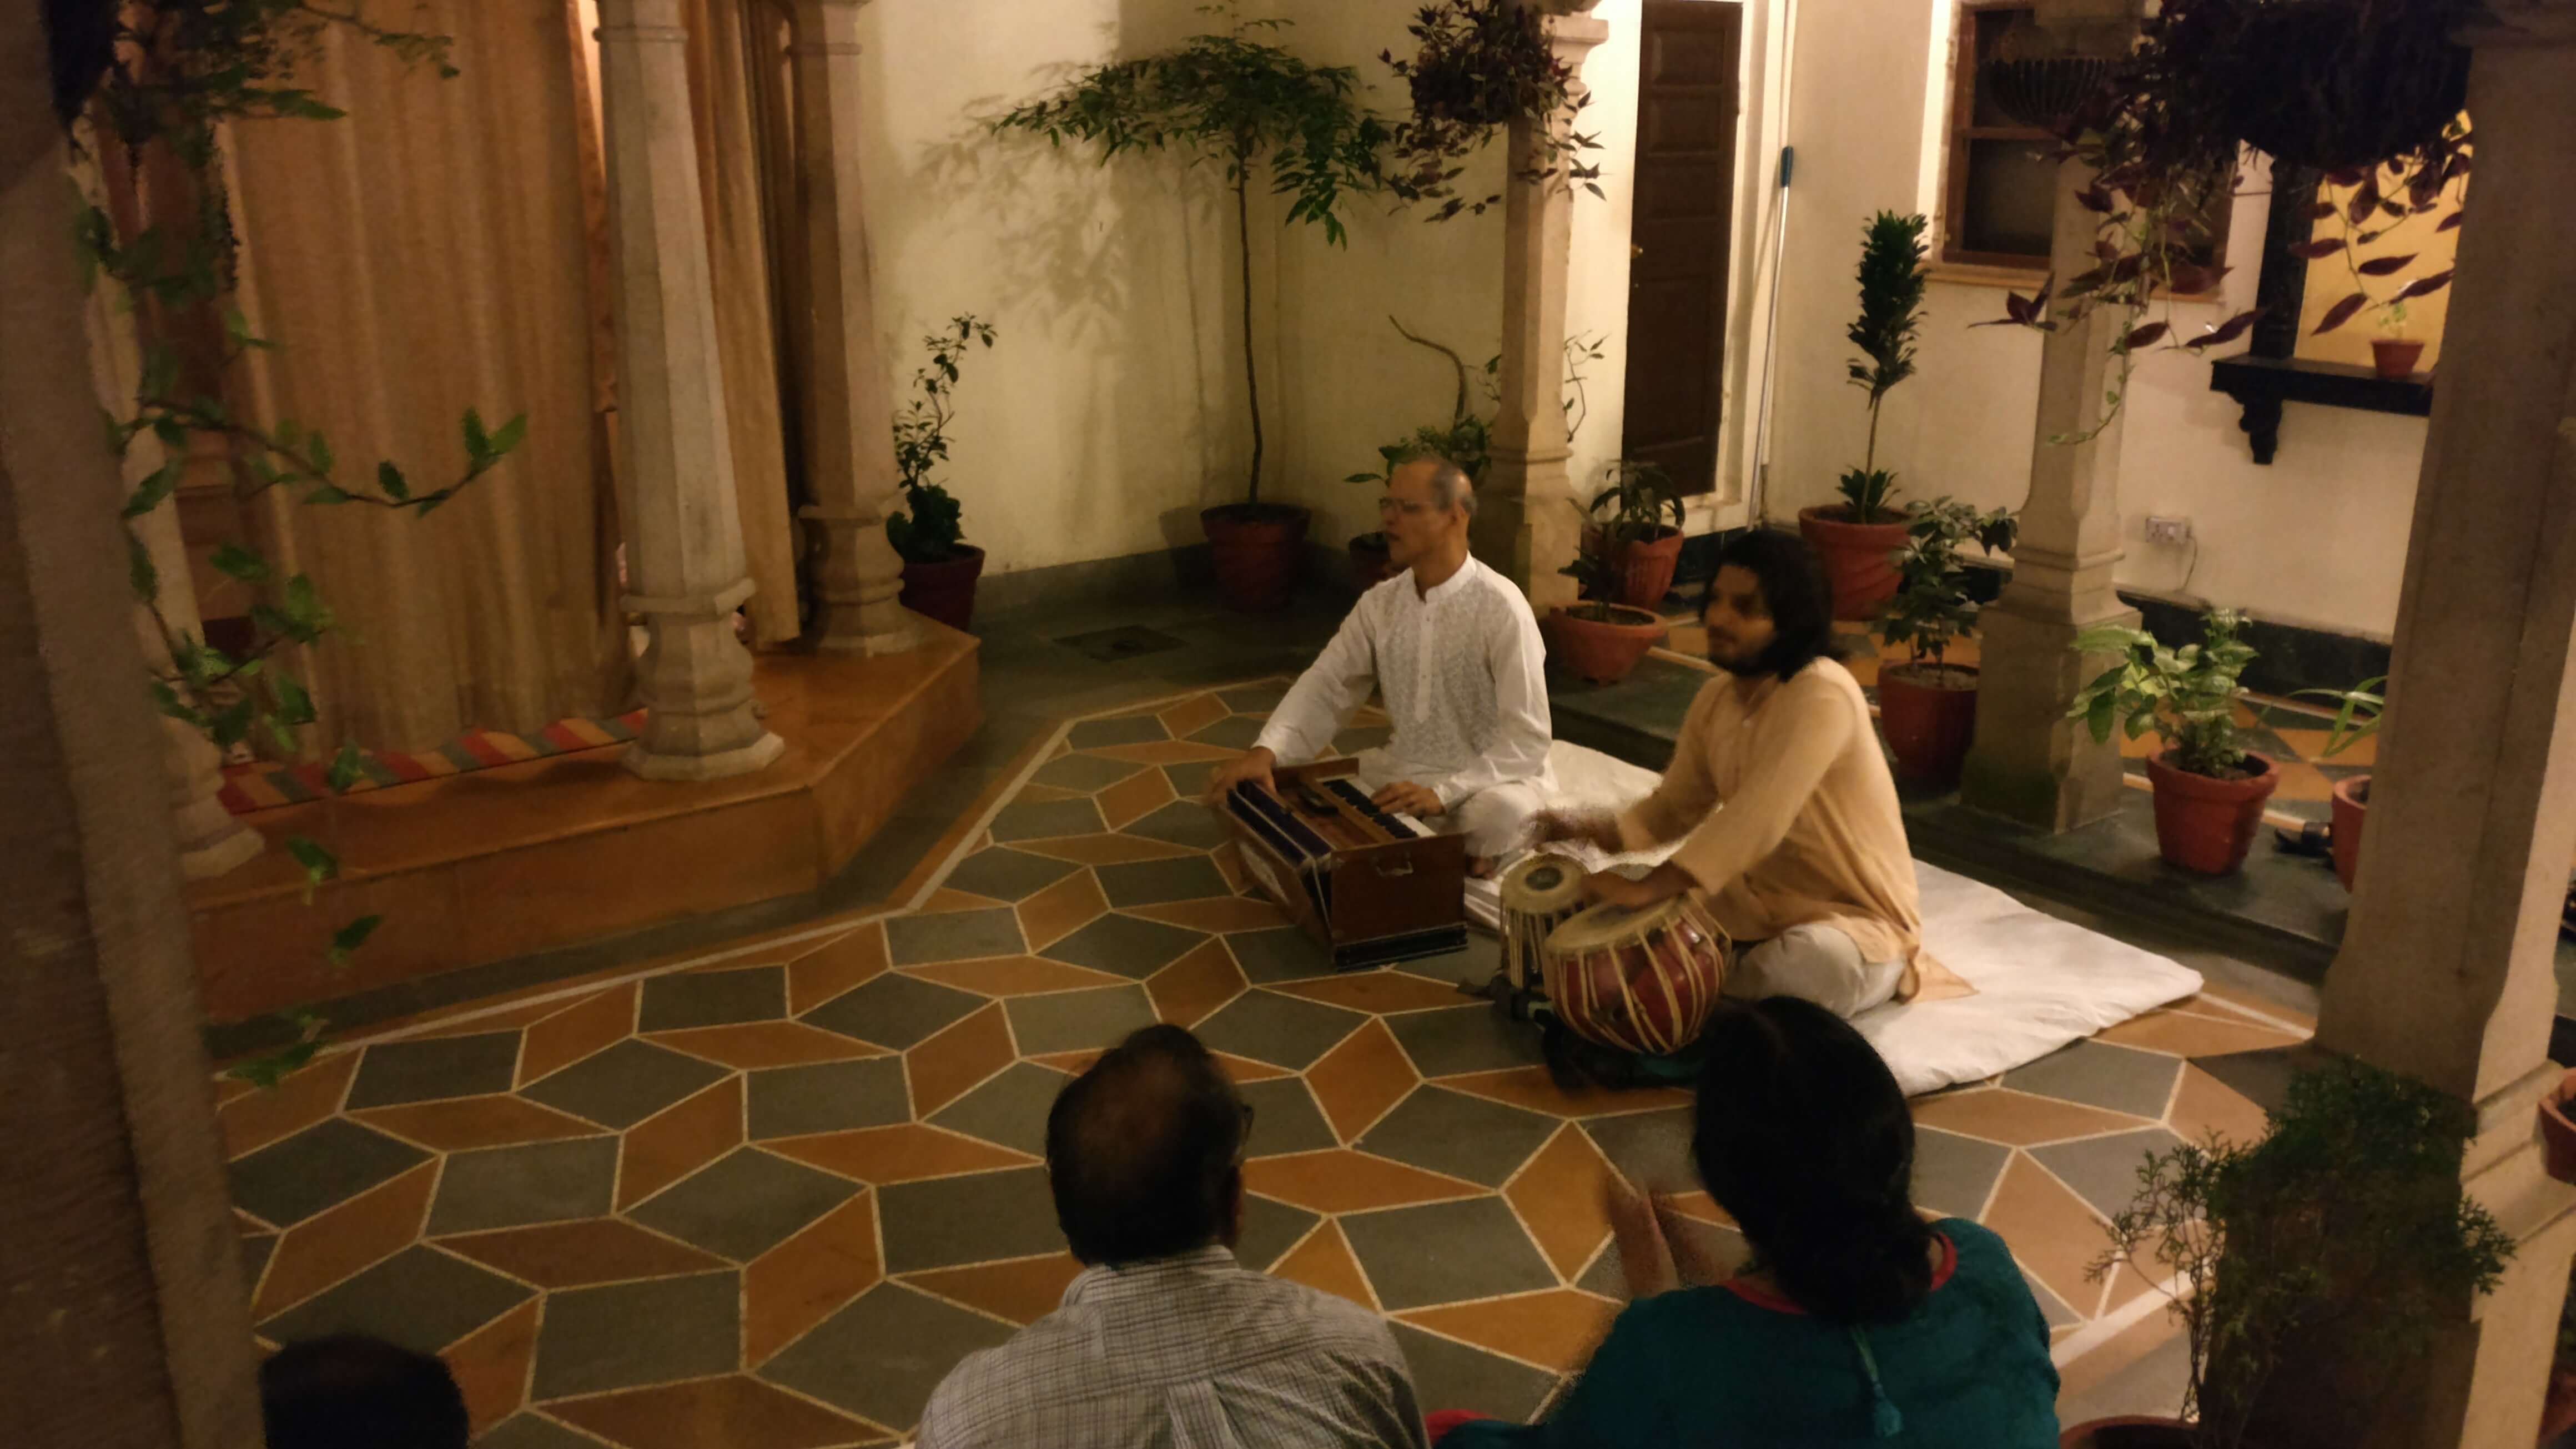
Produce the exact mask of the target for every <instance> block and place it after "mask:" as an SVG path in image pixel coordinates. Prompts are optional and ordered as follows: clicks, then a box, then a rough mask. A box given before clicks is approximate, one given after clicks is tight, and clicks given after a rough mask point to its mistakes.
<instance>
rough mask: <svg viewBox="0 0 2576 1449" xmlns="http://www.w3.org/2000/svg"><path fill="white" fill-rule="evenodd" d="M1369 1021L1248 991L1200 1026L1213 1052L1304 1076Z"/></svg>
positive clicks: (1303, 1001) (1200, 1033)
mask: <svg viewBox="0 0 2576 1449" xmlns="http://www.w3.org/2000/svg"><path fill="white" fill-rule="evenodd" d="M1367 1019H1368V1018H1366V1017H1364V1016H1362V1015H1360V1014H1359V1013H1358V1012H1356V1011H1345V1010H1343V1009H1342V1008H1341V1007H1338V1006H1327V1005H1325V1004H1324V1003H1322V1002H1320V1001H1308V1000H1306V999H1305V998H1304V997H1302V996H1281V995H1279V994H1277V993H1276V992H1269V991H1248V992H1245V993H1244V994H1243V995H1241V996H1238V997H1236V998H1235V999H1234V1000H1233V1001H1232V1002H1230V1003H1228V1004H1227V1005H1226V1006H1225V1007H1224V1008H1223V1009H1221V1010H1219V1011H1218V1012H1217V1013H1216V1014H1215V1015H1214V1016H1211V1017H1209V1018H1208V1019H1207V1020H1205V1021H1203V1022H1200V1023H1199V1025H1198V1037H1199V1040H1201V1041H1203V1042H1205V1043H1207V1044H1208V1046H1209V1047H1210V1048H1211V1049H1212V1050H1215V1051H1221V1052H1230V1053H1232V1054H1233V1055H1235V1056H1239V1057H1250V1058H1251V1059H1253V1060H1254V1061H1256V1062H1268V1063H1269V1064H1271V1065H1272V1066H1275V1067H1286V1068H1288V1069H1289V1070H1290V1071H1294V1072H1302V1071H1304V1070H1305V1069H1306V1068H1308V1067H1310V1066H1313V1065H1314V1064H1315V1062H1316V1060H1317V1059H1318V1058H1320V1057H1322V1056H1323V1055H1324V1053H1326V1052H1328V1051H1331V1050H1332V1049H1333V1048H1334V1047H1335V1046H1336V1045H1338V1044H1339V1043H1340V1042H1341V1040H1342V1038H1344V1037H1346V1036H1349V1035H1350V1034H1351V1033H1352V1032H1353V1031H1355V1030H1357V1029H1358V1028H1359V1025H1360V1023H1361V1022H1363V1021H1366V1020H1367Z"/></svg>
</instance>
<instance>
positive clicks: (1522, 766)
mask: <svg viewBox="0 0 2576 1449" xmlns="http://www.w3.org/2000/svg"><path fill="white" fill-rule="evenodd" d="M1475 512H1476V493H1475V487H1474V485H1473V484H1472V483H1470V482H1469V481H1468V478H1467V475H1466V473H1465V472H1464V471H1462V470H1461V469H1460V468H1459V467H1458V465H1457V464H1456V463H1453V462H1451V461H1449V460H1448V459H1446V458H1442V457H1438V456H1422V457H1416V458H1412V459H1409V460H1407V461H1405V462H1402V463H1399V464H1398V465H1396V468H1395V470H1394V472H1393V473H1392V474H1391V475H1390V476H1389V477H1388V479H1387V488H1386V496H1385V497H1384V498H1382V499H1380V500H1378V518H1379V521H1380V523H1381V525H1382V526H1383V527H1384V528H1385V530H1386V539H1387V557H1388V559H1389V560H1390V561H1391V562H1392V563H1394V565H1395V566H1396V567H1397V568H1398V569H1401V570H1403V572H1401V573H1398V574H1397V575H1396V576H1395V577H1394V578H1391V579H1388V580H1387V581H1386V582H1384V583H1381V584H1379V585H1377V586H1376V587H1375V588H1372V589H1370V590H1369V591H1368V592H1367V593H1365V594H1363V595H1361V596H1360V601H1359V603H1358V604H1356V605H1354V606H1353V607H1352V609H1351V612H1350V614H1349V616H1348V617H1346V618H1344V619H1343V620H1342V627H1341V629H1340V631H1339V632H1337V633H1336V634H1334V635H1333V641H1332V642H1331V643H1330V644H1327V645H1325V646H1324V652H1323V654H1322V655H1321V656H1320V657H1319V658H1317V659H1316V661H1315V662H1314V664H1313V665H1312V666H1310V667H1309V668H1308V669H1307V670H1306V672H1305V673H1304V674H1302V675H1300V676H1299V677H1298V679H1297V683H1296V685H1295V686H1294V687H1293V688H1291V689H1290V690H1289V691H1288V695H1287V697H1286V698H1285V699H1282V700H1281V701H1280V702H1279V707H1278V708H1277V709H1276V710H1275V711H1273V712H1272V714H1271V716H1270V722H1269V724H1268V725H1267V726H1265V727H1264V728H1263V729H1262V731H1261V734H1260V737H1259V739H1258V740H1257V741H1256V742H1255V743H1254V745H1253V747H1252V748H1251V749H1250V750H1249V751H1246V752H1245V753H1244V754H1243V755H1242V756H1240V757H1239V758H1237V759H1235V760H1234V761H1232V762H1231V763H1229V764H1227V765H1226V766H1225V767H1224V768H1223V769H1221V770H1218V771H1217V772H1216V774H1215V775H1214V776H1213V777H1212V778H1211V780H1210V781H1209V786H1208V789H1209V796H1210V798H1211V799H1222V798H1224V796H1225V793H1226V791H1228V790H1229V789H1231V788H1233V787H1234V786H1235V785H1236V784H1238V783H1240V782H1242V781H1246V780H1254V781H1258V782H1260V783H1261V784H1262V785H1263V786H1264V787H1267V788H1273V789H1275V788H1276V786H1275V785H1274V784H1273V781H1272V778H1271V770H1272V768H1273V767H1274V766H1276V765H1281V764H1292V765H1293V764H1303V763H1305V762H1307V761H1309V760H1313V759H1315V758H1317V757H1318V756H1321V755H1324V754H1327V753H1329V752H1330V751H1331V749H1332V742H1333V736H1335V735H1336V734H1338V733H1340V732H1341V729H1342V726H1343V725H1344V724H1345V723H1346V722H1347V721H1348V720H1349V719H1350V717H1351V714H1352V712H1353V711H1355V710H1357V709H1358V708H1359V707H1360V705H1361V704H1362V703H1363V702H1365V701H1366V700H1367V699H1368V696H1369V690H1370V688H1371V687H1372V686H1375V687H1376V688H1378V689H1380V690H1383V691H1384V692H1385V695H1386V712H1387V717H1388V718H1389V719H1390V720H1391V721H1392V722H1393V724H1394V727H1395V733H1394V738H1392V739H1390V740H1389V741H1388V742H1387V744H1386V746H1385V747H1384V748H1382V749H1374V750H1368V751H1365V752H1363V753H1362V754H1361V755H1360V756H1359V761H1358V763H1359V783H1360V784H1361V786H1362V787H1363V788H1365V789H1367V790H1369V791H1370V792H1371V794H1370V799H1371V801H1372V802H1373V803H1375V804H1376V805H1377V807H1378V808H1379V809H1381V810H1391V811H1397V812H1401V813H1403V814H1406V815H1411V816H1414V817H1415V818H1417V819H1419V820H1421V821H1422V822H1423V823H1424V824H1426V825H1428V826H1430V827H1431V828H1432V829H1434V830H1442V831H1449V832H1454V833H1458V834H1463V835H1465V836H1466V838H1467V854H1468V857H1469V867H1468V868H1469V869H1470V870H1471V871H1472V872H1473V873H1475V874H1478V875H1484V874H1488V873H1490V872H1491V871H1492V869H1493V866H1494V862H1495V860H1496V858H1497V857H1500V856H1503V855H1506V854H1509V853H1511V852H1513V851H1515V850H1517V849H1519V848H1520V847H1521V846H1523V845H1525V844H1526V843H1527V837H1528V834H1529V825H1530V820H1531V817H1532V816H1534V815H1536V814H1537V813H1538V810H1539V808H1540V807H1541V805H1543V804H1544V803H1545V792H1546V791H1548V790H1549V789H1551V788H1553V786H1554V780H1553V778H1552V777H1551V776H1550V774H1549V773H1548V765H1547V749H1548V740H1549V732H1548V713H1547V668H1546V657H1547V656H1546V650H1545V648H1544V647H1543V646H1542V645H1541V644H1540V643H1539V637H1538V620H1537V619H1536V618H1535V617H1533V616H1532V615H1531V613H1530V606H1529V600H1527V599H1526V598H1523V597H1522V595H1521V591H1520V590H1519V589H1518V588H1517V587H1515V586H1514V585H1513V584H1512V582H1511V580H1509V579H1506V578H1504V577H1503V576H1502V575H1501V574H1498V573H1496V572H1494V571H1493V570H1492V569H1489V568H1487V567H1485V566H1484V565H1483V564H1481V563H1478V562H1477V561H1476V560H1475V559H1474V558H1473V557H1471V556H1469V554H1468V552H1467V524H1468V520H1469V519H1470V518H1472V517H1473V516H1474V514H1475Z"/></svg>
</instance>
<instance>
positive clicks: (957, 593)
mask: <svg viewBox="0 0 2576 1449" xmlns="http://www.w3.org/2000/svg"><path fill="white" fill-rule="evenodd" d="M983 576H984V551H983V550H982V549H980V548H977V547H975V546H974V545H973V544H971V543H961V544H959V545H958V546H957V553H956V555H955V556H954V557H951V558H944V559H941V560H940V561H938V562H937V563H907V564H905V565H904V566H903V606H904V607H905V608H907V609H910V610H912V611H913V612H914V613H916V614H920V615H922V616H924V617H925V618H931V619H937V620H938V621H939V622H940V623H942V624H945V625H947V626H948V627H949V628H951V629H971V628H973V627H974V626H975V581H976V580H977V579H979V578H982V577H983Z"/></svg>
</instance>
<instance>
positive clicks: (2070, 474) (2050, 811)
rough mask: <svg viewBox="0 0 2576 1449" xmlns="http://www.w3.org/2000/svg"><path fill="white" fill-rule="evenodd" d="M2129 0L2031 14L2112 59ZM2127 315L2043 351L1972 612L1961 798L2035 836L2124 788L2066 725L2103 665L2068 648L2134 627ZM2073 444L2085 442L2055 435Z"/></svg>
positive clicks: (2068, 202)
mask: <svg viewBox="0 0 2576 1449" xmlns="http://www.w3.org/2000/svg"><path fill="white" fill-rule="evenodd" d="M2130 3H2131V0H2108V4H2107V5H2106V3H2105V0H2057V3H2055V4H2050V3H2043V4H2042V5H2041V6H2040V10H2039V20H2040V24H2041V25H2042V26H2044V27H2052V28H2054V30H2055V32H2056V33H2057V34H2058V35H2059V36H2060V37H2061V38H2062V39H2063V41H2064V42H2065V43H2066V44H2068V46H2069V48H2071V49H2072V48H2077V47H2081V48H2082V49H2083V50H2085V51H2089V52H2091V53H2096V54H2116V53H2118V51H2119V50H2120V49H2123V48H2125V46H2126V38H2127V37H2128V36H2129V35H2130V34H2131V33H2132V30H2131V28H2130V25H2129V24H2128V22H2127V21H2126V19H2125V18H2124V17H2125V14H2126V12H2127V10H2128V9H2129V5H2130ZM2106 11H2107V14H2106ZM2093 175H2094V173H2093V169H2092V168H2091V167H2089V166H2086V165H2084V164H2083V163H2081V162H2077V161H2067V162H2064V163H2062V164H2061V165H2060V166H2059V167H2058V180H2057V211H2056V218H2055V226H2054V230H2053V232H2052V234H2051V237H2050V241H2049V270H2050V272H2051V273H2052V274H2053V275H2056V276H2059V277H2071V276H2074V275H2076V274H2077V273H2079V272H2083V271H2085V270H2087V269H2089V268H2091V267H2093V266H2094V265H2095V264H2096V258H2095V255H2094V251H2093V243H2094V239H2095V237H2096V235H2097V229H2098V227H2099V224H2100V221H2101V218H2100V217H2099V216H2097V215H2095V214H2094V213H2093V212H2090V211H2087V210H2085V209H2084V207H2083V206H2082V205H2081V204H2080V203H2078V202H2077V201H2076V199H2075V198H2076V196H2077V195H2078V194H2079V193H2081V192H2082V191H2083V190H2084V189H2085V188H2086V187H2088V186H2090V185H2092V183H2093ZM2124 320H2125V319H2124V314H2122V313H2120V312H2119V311H2118V310H2117V309H2114V308H2107V307H2106V308H2103V309H2100V310H2098V311H2096V312H2094V313H2093V314H2092V315H2091V316H2090V317H2088V318H2086V319H2085V320H2084V321H2083V322H2081V323H2076V324H2064V325H2061V326H2060V328H2059V330H2057V331H2055V332H2051V333H2049V334H2047V335H2046V337H2045V338H2043V339H2042V341H2041V343H2040V365H2039V420H2038V425H2037V427H2036V428H2035V429H2034V431H2035V433H2036V436H2035V437H2034V438H2033V440H2032V442H2031V457H2030V501H2029V503H2028V504H2027V505H2025V506H2024V507H2023V509H2022V512H2021V539H2020V542H2019V543H2017V544H2016V545H2015V546H2014V548H2013V573H2012V580H2011V582H2009V583H2007V584H2005V585H2004V590H2003V593H2002V595H2001V596H2000V597H1998V598H1997V599H1996V600H1995V602H1993V603H1992V604H1989V605H1987V606H1986V608H1985V609H1984V610H1983V611H1982V612H1981V613H1979V614H1978V615H1977V630H1978V645H1979V653H1980V656H1981V657H1980V662H1979V665H1978V669H1979V673H1980V675H1981V678H1980V682H1979V684H1978V688H1977V734H1976V743H1975V745H1974V746H1973V747H1972V748H1971V749H1970V751H1969V754H1968V760H1967V765H1966V767H1965V769H1964V770H1963V772H1962V774H1961V778H1960V782H1959V796H1960V799H1961V800H1962V801H1964V802H1965V803H1967V804H1969V805H1972V806H1974V807H1976V808H1977V809H1980V810H1988V811H1992V812H1994V813H1995V814H1998V815H2003V816H2006V817H2009V818H2011V819H2013V820H2017V821H2020V822H2021V823H2023V824H2025V825H2032V826H2036V827H2038V828H2040V829H2043V830H2052V831H2056V830H2072V829H2074V828H2075V827H2077V826H2079V825H2084V824H2088V823H2090V822H2092V821H2095V820H2099V819H2102V818H2103V817H2105V816H2108V815H2111V814H2113V813H2115V812H2116V811H2118V810H2119V808H2120V799H2121V792H2122V790H2124V789H2125V788H2126V787H2125V786H2124V785H2122V784H2121V781H2120V750H2119V745H2118V742H2117V740H2116V738H2115V739H2114V741H2113V742H2112V743H2109V744H2096V743H2094V740H2093V735H2092V732H2091V730H2090V729H2088V728H2087V727H2086V726H2085V724H2084V722H2083V721H2081V720H2070V719H2068V718H2066V711H2067V707H2068V706H2069V705H2071V704H2073V703H2074V701H2075V692H2076V691H2077V690H2078V689H2079V688H2081V687H2082V686H2083V684H2084V683H2085V681H2087V680H2089V679H2091V678H2093V677H2094V676H2095V675H2097V674H2099V673H2101V672H2102V671H2103V670H2105V669H2107V668H2109V667H2110V666H2111V662H2112V661H2111V660H2110V659H2109V658H2108V657H2106V656H2100V655H2085V656H2079V655H2076V654H2074V653H2071V652H2069V650H2068V648H2067V646H2068V645H2069V644H2071V643H2072V642H2074V639H2075V636H2076V635H2077V634H2078V633H2080V632H2082V631H2083V630H2085V629H2088V628H2091V627H2093V626H2095V625H2097V624H2108V623H2125V624H2129V625H2132V626H2134V625H2135V624H2136V623H2137V622H2138V614H2137V611H2136V610H2134V609H2131V608H2129V607H2128V606H2127V605H2125V604H2123V603H2121V602H2120V596H2119V594H2118V593H2117V592H2116V591H2115V590H2114V589H2113V588H2112V585H2111V570H2112V566H2113V565H2115V564H2117V563H2118V562H2119V561H2120V557H2121V549H2120V502H2119V476H2120V421H2119V419H2117V418H2114V419H2112V420H2111V421H2110V422H2109V423H2108V424H2107V425H2106V424H2105V423H2104V422H2103V420H2102V415H2103V411H2104V404H2103V396H2104V393H2105V392H2106V390H2107V389H2108V387H2109V385H2110V384H2111V382H2112V381H2113V373H2114V371H2115V366H2114V360H2113V358H2112V356H2111V339H2112V335H2113V333H2114V331H2115V330H2116V329H2117V328H2119V327H2120V326H2121V325H2122V323H2123V321H2124ZM2087 435H2089V436H2087ZM2075 437H2084V438H2085V439H2086V440H2085V441H2083V442H2060V441H2055V440H2057V439H2062V438H2075Z"/></svg>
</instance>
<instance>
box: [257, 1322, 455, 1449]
mask: <svg viewBox="0 0 2576 1449" xmlns="http://www.w3.org/2000/svg"><path fill="white" fill-rule="evenodd" d="M259 1407H260V1419H261V1424H262V1432H263V1436H264V1437H265V1438H266V1440H267V1444H268V1449H350V1446H353V1445H360V1444H363V1445H366V1446H368V1449H465V1442H466V1436H467V1432H468V1429H469V1425H468V1424H467V1422H466V1415H465V1395H464V1393H463V1392H462V1391H460V1390H459V1389H458V1388H457V1387H456V1376H455V1375H454V1374H451V1373H449V1372H448V1369H447V1365H446V1364H445V1363H444V1362H442V1361H440V1360H439V1359H438V1358H436V1357H434V1356H432V1355H430V1354H425V1353H415V1352H413V1351H412V1350H410V1349H407V1348H399V1347H396V1346H395V1345H393V1344H390V1343H387V1342H385V1341H384V1340H382V1339H379V1338H368V1337H366V1336H365V1335H363V1334H354V1333H351V1334H341V1335H338V1336H336V1337H332V1338H314V1339H306V1340H304V1341H303V1342H301V1343H290V1344H288V1345H287V1346H286V1347H284V1348H281V1349H279V1350H278V1351H277V1352H276V1353H274V1354H271V1355H270V1356H269V1357H268V1359H267V1361H265V1362H263V1363H262V1364H261V1365H260V1366H259Z"/></svg>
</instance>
